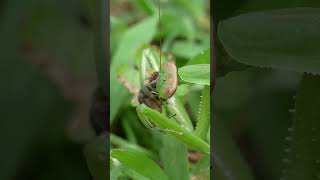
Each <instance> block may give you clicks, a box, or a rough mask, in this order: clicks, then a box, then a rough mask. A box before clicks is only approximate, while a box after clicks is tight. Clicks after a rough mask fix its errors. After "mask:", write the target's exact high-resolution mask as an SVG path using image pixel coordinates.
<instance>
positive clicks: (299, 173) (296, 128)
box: [281, 74, 320, 180]
mask: <svg viewBox="0 0 320 180" xmlns="http://www.w3.org/2000/svg"><path fill="white" fill-rule="evenodd" d="M319 92H320V77H319V76H312V75H308V74H305V75H303V78H302V82H301V84H300V88H299V92H298V94H297V100H296V105H295V109H294V110H295V112H294V120H293V123H292V126H291V127H289V128H288V132H289V135H288V136H287V137H285V141H286V143H287V144H288V145H287V146H286V147H285V149H284V155H283V156H282V159H281V161H282V177H283V178H285V179H292V180H298V179H317V178H319V174H318V173H319V170H318V169H319V164H320V156H319V151H320V145H319V137H320V132H319V128H320V123H319V119H320V112H319V110H318V107H319V106H320V96H315V94H318V93H319ZM311 102H312V103H311Z"/></svg>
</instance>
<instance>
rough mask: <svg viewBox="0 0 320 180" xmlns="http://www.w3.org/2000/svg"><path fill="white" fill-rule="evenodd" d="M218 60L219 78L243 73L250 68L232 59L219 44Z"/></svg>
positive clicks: (217, 74)
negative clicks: (239, 72) (234, 72)
mask: <svg viewBox="0 0 320 180" xmlns="http://www.w3.org/2000/svg"><path fill="white" fill-rule="evenodd" d="M217 59H219V60H218V61H217V68H216V71H217V73H216V76H217V77H223V76H225V75H227V74H228V73H230V72H233V71H243V70H246V69H247V68H249V67H250V66H247V65H245V64H242V63H239V62H238V61H236V60H234V59H233V58H231V57H230V55H229V54H228V53H227V52H226V51H225V49H224V48H223V46H222V44H221V43H219V42H218V45H217Z"/></svg>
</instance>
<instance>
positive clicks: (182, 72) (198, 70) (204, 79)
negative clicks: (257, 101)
mask: <svg viewBox="0 0 320 180" xmlns="http://www.w3.org/2000/svg"><path fill="white" fill-rule="evenodd" d="M178 74H179V76H180V78H181V79H182V80H183V81H186V82H188V83H196V84H203V85H210V64H196V65H188V66H183V67H181V68H179V69H178Z"/></svg>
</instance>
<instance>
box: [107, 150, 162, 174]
mask: <svg viewBox="0 0 320 180" xmlns="http://www.w3.org/2000/svg"><path fill="white" fill-rule="evenodd" d="M110 155H111V157H112V158H115V159H117V160H119V161H120V162H121V163H122V164H123V165H124V166H126V167H128V168H130V169H132V170H134V171H136V172H137V173H139V174H141V175H143V176H145V177H146V178H149V179H151V180H166V179H168V177H167V176H166V174H165V173H164V172H163V171H162V169H161V168H160V167H159V166H158V165H157V164H156V163H155V162H154V161H153V160H151V159H150V158H148V157H147V156H145V155H144V154H143V153H140V152H137V151H133V150H128V149H113V150H111V153H110Z"/></svg>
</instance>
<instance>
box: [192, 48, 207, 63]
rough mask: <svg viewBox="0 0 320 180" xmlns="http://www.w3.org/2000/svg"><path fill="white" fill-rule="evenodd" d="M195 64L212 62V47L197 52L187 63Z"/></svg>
mask: <svg viewBox="0 0 320 180" xmlns="http://www.w3.org/2000/svg"><path fill="white" fill-rule="evenodd" d="M193 64H210V48H208V49H206V50H204V51H202V52H201V53H199V54H197V55H196V56H195V57H193V58H192V59H191V60H190V61H189V62H188V63H187V65H193Z"/></svg>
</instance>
